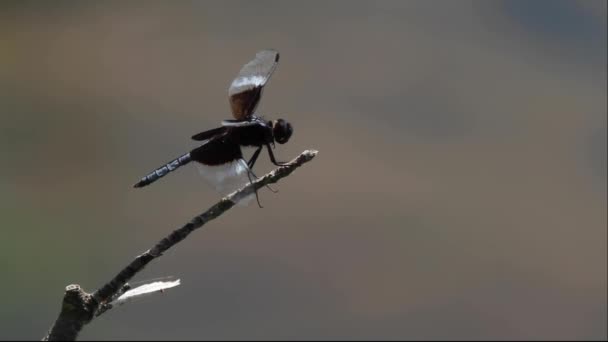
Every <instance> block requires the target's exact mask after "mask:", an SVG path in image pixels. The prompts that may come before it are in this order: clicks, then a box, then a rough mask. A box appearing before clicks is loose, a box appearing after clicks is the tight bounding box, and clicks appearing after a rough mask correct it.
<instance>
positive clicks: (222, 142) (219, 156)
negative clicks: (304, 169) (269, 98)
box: [134, 49, 293, 208]
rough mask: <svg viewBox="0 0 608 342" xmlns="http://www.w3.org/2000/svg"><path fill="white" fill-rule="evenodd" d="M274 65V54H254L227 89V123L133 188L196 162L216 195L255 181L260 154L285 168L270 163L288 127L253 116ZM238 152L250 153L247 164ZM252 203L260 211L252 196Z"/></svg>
mask: <svg viewBox="0 0 608 342" xmlns="http://www.w3.org/2000/svg"><path fill="white" fill-rule="evenodd" d="M278 64H279V53H278V52H277V51H276V50H271V49H268V50H262V51H259V52H257V53H256V55H255V58H253V59H252V60H251V61H249V62H248V63H246V64H245V65H244V66H243V67H242V68H241V70H240V71H239V73H238V75H237V76H236V78H234V80H233V81H232V83H231V84H230V87H229V88H228V100H229V103H230V109H231V111H232V116H233V119H229V120H223V121H222V123H221V126H220V127H216V128H213V129H210V130H207V131H203V132H200V133H198V134H195V135H193V136H192V139H193V140H195V141H200V146H198V147H196V148H195V149H193V150H191V151H190V152H188V153H185V154H183V155H181V156H179V157H177V158H175V159H173V160H171V161H170V162H168V163H166V164H164V165H162V166H161V167H159V168H157V169H155V170H154V171H152V172H150V173H149V174H147V175H146V176H144V177H142V178H141V179H140V180H139V182H137V183H136V184H135V185H134V187H135V188H141V187H144V186H147V185H150V184H152V183H154V182H156V181H157V180H159V179H160V178H162V177H164V176H166V175H167V174H169V173H170V172H173V171H175V170H177V169H178V168H180V167H182V166H184V165H186V164H188V163H190V162H196V165H197V166H198V168H199V171H200V173H201V174H202V175H203V176H204V178H205V179H206V180H207V181H208V182H209V183H211V184H212V185H213V186H214V187H215V188H216V190H217V191H219V192H220V193H227V192H231V191H234V190H236V189H237V188H239V187H240V186H243V185H245V184H247V182H251V181H252V179H254V178H257V176H256V175H255V174H254V173H253V171H252V169H253V166H254V165H255V163H256V161H257V160H258V157H259V155H260V153H261V151H262V150H263V149H264V148H265V149H266V150H267V151H268V156H269V158H270V161H271V162H272V163H273V164H274V165H276V166H283V165H285V163H284V162H278V161H277V160H276V158H275V155H274V153H273V149H274V148H275V142H276V143H278V144H285V143H287V142H288V141H289V139H290V138H291V135H292V134H293V126H292V125H291V124H290V123H289V122H287V121H285V120H284V119H276V120H265V119H264V118H263V116H261V115H258V114H257V113H256V108H257V106H258V104H259V102H260V99H261V98H262V93H263V90H264V86H265V85H266V83H267V82H268V80H269V79H270V77H271V76H272V74H273V72H274V70H275V69H276V68H277V65H278ZM243 147H253V148H255V152H254V153H253V155H252V156H251V157H250V158H249V160H247V161H246V160H245V159H244V157H243V151H242V148H243ZM269 188H270V187H269ZM270 189H271V190H272V188H270ZM273 191H274V190H273ZM255 197H256V200H257V202H258V206H259V207H260V208H261V207H262V206H261V204H260V201H259V197H258V193H257V190H256V191H255Z"/></svg>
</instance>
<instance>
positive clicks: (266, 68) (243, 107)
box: [228, 50, 279, 120]
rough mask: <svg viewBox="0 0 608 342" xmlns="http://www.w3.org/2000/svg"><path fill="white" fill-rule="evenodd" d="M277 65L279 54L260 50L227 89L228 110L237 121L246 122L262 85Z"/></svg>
mask: <svg viewBox="0 0 608 342" xmlns="http://www.w3.org/2000/svg"><path fill="white" fill-rule="evenodd" d="M278 64H279V53H278V52H277V51H275V50H262V51H260V52H258V53H257V54H256V55H255V58H254V59H253V60H251V61H250V62H249V63H247V64H245V65H244V66H243V68H242V69H241V71H240V72H239V74H238V75H237V76H236V78H235V79H234V80H233V81H232V84H230V88H228V96H229V100H230V108H231V109H232V115H233V116H234V118H235V119H237V120H247V119H248V118H249V117H250V116H251V115H252V114H253V112H254V111H255V108H256V107H257V105H258V103H259V101H260V98H261V97H262V90H263V88H264V85H265V84H266V82H268V80H269V79H270V76H272V73H273V71H274V69H276V67H277V65H278Z"/></svg>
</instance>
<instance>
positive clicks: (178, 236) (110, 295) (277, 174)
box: [43, 150, 317, 341]
mask: <svg viewBox="0 0 608 342" xmlns="http://www.w3.org/2000/svg"><path fill="white" fill-rule="evenodd" d="M316 155H317V151H314V150H307V151H304V152H302V154H300V155H299V156H298V157H296V158H295V159H294V160H292V161H291V162H289V163H287V165H285V166H281V167H279V168H277V169H275V170H273V171H271V172H270V173H268V174H266V175H264V176H263V177H261V178H258V179H257V180H255V181H254V182H252V183H250V184H248V185H247V186H245V187H243V188H241V189H239V190H237V191H235V192H233V193H231V194H230V195H228V196H226V197H224V198H222V199H221V200H220V201H219V202H217V203H216V204H215V205H213V206H212V207H211V208H209V209H208V210H207V211H205V212H204V213H202V214H200V215H198V216H196V217H194V218H193V219H192V220H191V221H190V222H189V223H187V224H185V225H184V226H182V227H181V228H178V229H176V230H174V231H173V232H172V233H171V234H169V236H167V237H165V238H164V239H162V240H160V241H159V242H158V243H156V245H154V247H152V248H151V249H149V250H147V251H146V252H145V253H143V254H141V255H139V256H137V257H136V258H135V259H134V260H133V261H132V262H131V263H130V264H129V265H127V267H125V268H124V269H123V270H121V271H120V272H119V273H118V274H117V275H116V276H115V277H114V278H113V279H112V280H110V281H109V282H108V283H106V284H105V285H103V286H102V287H101V288H99V289H98V290H97V291H95V292H94V293H92V294H88V293H86V292H85V291H83V290H82V289H81V288H80V286H78V285H70V286H68V287H67V288H66V293H65V295H64V297H63V304H62V308H61V311H60V313H59V317H58V318H57V320H56V321H55V324H54V325H53V326H52V327H51V329H50V330H49V333H48V334H47V335H46V336H45V337H44V338H43V340H44V341H56V340H62V341H74V340H76V338H77V337H78V333H79V332H80V331H81V330H82V328H83V327H84V325H86V324H87V323H89V322H91V320H93V319H94V318H95V317H98V316H99V315H101V314H103V313H104V312H106V311H108V310H109V309H110V308H111V307H112V305H111V302H112V301H113V300H114V299H116V298H118V297H119V296H120V295H121V294H123V293H124V292H126V291H128V290H129V287H128V283H127V282H128V281H129V280H130V279H132V278H133V277H134V276H135V275H136V274H137V273H139V272H140V271H142V270H143V269H144V267H145V266H146V265H147V264H149V263H150V262H151V261H152V260H154V259H156V258H158V257H160V256H161V255H162V254H163V253H164V252H165V251H167V250H168V249H169V248H171V247H173V246H174V245H176V244H177V243H179V242H180V241H182V240H183V239H185V238H186V237H187V236H188V235H190V233H192V232H193V231H194V230H196V229H198V228H200V227H202V226H203V225H204V224H205V223H207V222H209V221H211V220H213V219H214V218H216V217H218V216H220V215H222V214H223V213H225V212H226V211H227V210H229V209H230V208H232V207H233V206H234V205H235V203H238V202H239V201H240V200H242V199H244V198H245V197H247V196H249V195H251V194H252V193H253V192H254V191H257V190H258V189H260V188H261V187H263V186H266V185H268V184H272V183H276V182H277V181H278V180H280V179H281V178H283V177H286V176H288V175H289V174H291V173H292V172H293V171H294V170H295V169H296V168H298V167H300V166H302V164H304V163H306V162H308V161H310V160H312V159H313V158H314V157H315V156H316Z"/></svg>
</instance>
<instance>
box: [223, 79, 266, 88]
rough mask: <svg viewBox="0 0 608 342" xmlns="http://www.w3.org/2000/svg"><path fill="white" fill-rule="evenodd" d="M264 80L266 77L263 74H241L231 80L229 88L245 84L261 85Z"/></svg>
mask: <svg viewBox="0 0 608 342" xmlns="http://www.w3.org/2000/svg"><path fill="white" fill-rule="evenodd" d="M264 82H266V77H264V76H243V77H237V78H236V79H235V80H234V81H232V85H231V86H230V87H231V88H238V87H242V86H246V85H251V86H252V87H257V86H261V85H263V84H264Z"/></svg>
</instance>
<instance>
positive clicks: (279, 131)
mask: <svg viewBox="0 0 608 342" xmlns="http://www.w3.org/2000/svg"><path fill="white" fill-rule="evenodd" d="M292 133H293V128H292V127H291V124H290V123H289V122H287V121H285V120H283V119H278V120H274V121H273V122H272V135H273V136H274V140H275V141H276V142H278V143H279V144H284V143H286V142H288V141H289V138H291V134H292Z"/></svg>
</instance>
